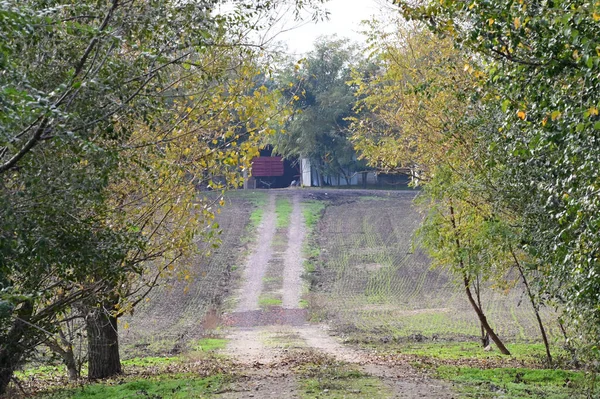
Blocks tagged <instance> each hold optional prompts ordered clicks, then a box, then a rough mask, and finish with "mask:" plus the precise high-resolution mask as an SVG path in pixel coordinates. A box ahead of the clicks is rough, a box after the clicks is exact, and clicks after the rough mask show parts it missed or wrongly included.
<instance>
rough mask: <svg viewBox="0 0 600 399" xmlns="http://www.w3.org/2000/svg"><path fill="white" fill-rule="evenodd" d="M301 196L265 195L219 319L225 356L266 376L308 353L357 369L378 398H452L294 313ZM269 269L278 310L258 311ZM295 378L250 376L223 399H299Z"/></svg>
mask: <svg viewBox="0 0 600 399" xmlns="http://www.w3.org/2000/svg"><path fill="white" fill-rule="evenodd" d="M303 196H306V193H304V192H303V191H300V190H278V191H270V192H269V200H268V205H267V207H266V209H265V212H264V215H263V218H262V222H261V224H260V226H259V227H258V232H257V237H256V240H255V242H256V244H255V245H254V248H253V249H252V252H251V253H250V254H249V255H248V258H247V262H246V264H245V270H244V272H243V275H244V281H243V283H242V285H241V289H240V290H239V292H238V293H237V297H238V298H237V306H236V308H235V312H233V313H232V314H229V315H226V316H225V320H229V323H228V324H229V326H230V330H229V334H228V338H229V345H228V348H227V352H228V354H229V355H230V356H232V357H233V358H235V359H237V361H239V362H241V363H244V364H246V365H247V366H248V367H249V368H250V369H252V368H254V369H257V370H260V369H263V368H266V369H268V370H270V369H269V365H276V364H278V362H282V361H283V359H286V358H289V357H290V355H293V353H295V351H306V350H310V351H313V352H317V353H320V354H324V355H327V356H329V357H331V358H333V359H335V360H337V361H340V362H344V363H350V364H355V365H358V366H359V367H360V368H361V370H362V372H364V373H366V374H369V375H372V376H373V377H376V378H378V379H379V380H380V381H381V383H382V384H383V385H384V386H385V387H387V389H388V391H387V392H391V393H390V394H388V395H385V396H381V397H398V398H452V397H454V394H453V393H452V392H451V390H450V389H449V387H448V386H447V385H446V384H444V383H442V382H439V381H436V380H431V379H428V378H426V377H424V376H423V375H421V374H419V373H418V372H416V371H415V370H413V369H412V368H411V367H410V366H409V365H406V366H402V367H398V366H394V367H390V366H388V365H386V364H379V363H378V362H377V359H376V358H375V357H373V356H372V354H369V353H367V352H365V351H361V350H358V349H354V348H351V347H349V346H346V345H343V344H342V343H340V342H339V341H338V340H337V339H336V338H334V337H332V336H331V335H330V334H328V328H327V326H326V325H325V324H311V323H308V322H307V321H306V312H305V311H304V310H303V309H300V308H299V305H300V300H301V296H302V292H303V290H304V287H303V279H302V272H303V262H304V258H303V253H302V248H303V243H304V240H305V236H306V231H307V229H306V227H305V224H304V217H303V213H302V200H303ZM277 197H287V198H290V200H291V204H292V211H291V217H290V222H289V225H288V226H287V228H286V229H285V231H280V230H281V229H279V230H278V229H277V228H276V214H275V203H276V199H277ZM275 241H278V242H279V243H281V242H286V247H285V250H284V251H282V253H278V252H277V251H274V250H273V248H274V247H276V245H275ZM280 246H281V245H278V246H277V247H280ZM269 264H270V265H269ZM269 267H271V268H274V269H275V270H278V269H282V270H280V272H281V276H282V279H281V280H282V281H281V298H282V301H281V306H275V307H265V306H263V308H262V309H261V306H260V299H259V298H260V297H261V293H262V291H263V290H264V286H265V284H264V281H265V275H266V273H267V269H268V268H269ZM295 378H296V377H294V375H293V374H290V373H287V372H280V373H277V372H273V370H270V371H268V372H266V373H265V372H262V373H261V372H256V373H254V374H252V375H251V376H250V377H249V379H248V380H247V381H244V382H240V383H238V384H237V385H239V386H238V388H239V389H234V390H233V392H228V393H226V394H224V395H223V397H227V398H246V397H256V398H271V397H273V398H293V397H299V396H298V395H299V393H298V388H297V386H296V383H295Z"/></svg>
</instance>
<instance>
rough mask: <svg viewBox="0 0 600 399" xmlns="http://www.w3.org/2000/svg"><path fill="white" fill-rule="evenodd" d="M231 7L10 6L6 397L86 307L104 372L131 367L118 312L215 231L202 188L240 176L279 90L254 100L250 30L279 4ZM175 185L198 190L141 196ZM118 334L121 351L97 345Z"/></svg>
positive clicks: (2, 83)
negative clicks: (32, 359) (201, 236)
mask: <svg viewBox="0 0 600 399" xmlns="http://www.w3.org/2000/svg"><path fill="white" fill-rule="evenodd" d="M217 4H218V2H217V1H212V0H207V1H200V0H199V1H194V2H185V3H181V2H170V1H166V2H158V3H156V2H154V3H153V2H150V3H148V2H143V1H130V2H121V1H119V0H111V1H105V2H102V1H101V2H95V1H94V2H91V1H80V2H70V1H52V2H47V1H26V2H14V1H10V2H4V3H3V4H2V9H1V10H0V20H1V21H2V23H0V36H1V37H2V41H1V44H0V62H1V63H2V73H0V90H1V91H2V102H1V103H0V108H1V112H0V124H1V125H0V126H1V128H0V177H1V180H0V185H1V186H2V190H1V194H0V204H1V206H2V207H1V210H0V276H1V278H0V284H2V285H1V286H0V290H1V294H0V295H1V297H0V321H1V322H2V324H1V325H0V336H1V339H0V393H1V392H3V391H4V390H5V389H6V386H7V384H8V382H9V381H10V379H11V376H12V373H13V371H14V370H15V369H16V368H17V367H18V366H19V365H20V364H22V362H23V361H24V360H25V359H26V356H27V355H28V354H29V353H30V351H31V350H32V349H33V348H35V347H36V346H37V345H38V344H39V343H43V342H45V341H46V340H47V339H48V337H50V336H52V335H54V334H55V333H56V332H57V329H58V327H59V325H60V323H61V322H63V321H65V320H68V319H69V318H70V317H71V316H70V315H69V314H68V312H70V311H71V310H72V309H74V307H75V306H77V307H83V308H84V309H87V311H86V312H84V313H85V315H86V316H87V317H88V321H89V323H88V332H89V334H90V336H91V337H92V339H91V342H90V349H91V351H90V357H91V356H96V355H97V354H98V353H99V354H100V356H99V357H98V356H97V357H96V358H95V359H96V360H92V359H91V358H90V361H91V365H90V377H92V378H94V377H103V376H106V375H109V374H112V373H115V372H118V371H119V369H120V362H119V360H118V350H117V351H116V352H115V349H114V343H115V342H116V339H117V336H116V324H115V323H114V321H115V320H116V318H117V317H118V316H119V314H121V312H122V308H123V307H125V308H127V307H129V308H131V306H133V305H134V304H135V299H132V300H131V301H129V300H128V298H130V297H132V296H134V297H135V296H140V295H143V293H144V292H145V291H144V290H143V288H144V287H146V288H147V289H150V288H151V286H152V284H153V283H155V282H156V280H158V279H159V278H160V277H161V275H163V274H164V273H163V272H164V271H165V270H168V269H169V267H170V266H171V265H172V263H170V262H171V261H172V260H175V259H177V257H178V256H179V255H180V254H181V253H182V252H183V251H185V250H188V249H189V247H190V245H189V242H191V239H192V238H193V236H194V234H195V233H196V232H204V233H205V236H206V237H208V236H209V235H210V232H209V230H210V227H211V226H213V225H214V223H213V222H212V219H211V218H210V217H209V215H210V214H211V213H212V212H213V211H215V208H211V203H210V202H209V201H203V200H200V201H199V202H200V210H199V211H198V215H199V216H198V217H196V218H194V217H190V216H189V215H185V214H184V213H185V212H184V210H185V209H191V208H192V199H193V201H194V202H196V199H197V198H196V197H195V194H196V193H195V191H194V190H193V189H195V185H194V184H200V183H201V182H204V181H205V180H209V179H210V178H211V177H214V176H215V175H219V174H225V180H224V181H225V182H228V183H231V182H232V179H233V178H232V176H234V175H235V174H236V173H239V171H240V167H239V166H238V164H237V163H238V162H239V164H240V165H242V167H243V166H244V165H245V164H247V160H248V159H249V157H251V156H252V154H253V153H254V152H253V151H254V146H255V143H256V136H257V135H258V134H259V133H262V132H263V131H262V124H263V123H264V115H265V113H266V112H268V111H265V112H262V111H264V110H267V109H269V107H271V105H272V104H273V102H272V101H271V100H269V99H268V98H271V97H270V96H271V94H269V95H267V94H266V93H265V91H257V92H256V95H255V96H254V97H252V98H250V97H248V96H245V95H244V94H245V92H246V91H247V90H248V86H247V85H248V82H249V79H248V76H249V75H248V74H251V73H256V68H257V67H256V63H252V62H250V61H251V60H253V59H254V58H253V57H254V56H253V55H252V54H253V51H250V49H251V48H252V46H246V45H245V44H244V43H242V42H240V40H239V39H240V38H241V37H244V36H245V33H247V31H248V30H249V29H252V27H253V26H254V21H253V18H259V17H260V15H261V13H264V12H268V10H270V9H271V8H272V7H273V6H274V5H273V4H272V3H268V4H258V3H256V4H255V3H254V2H252V1H248V2H243V3H241V4H240V5H239V7H238V8H236V9H235V10H234V11H233V12H232V14H230V15H218V14H217V13H216V12H215V7H216V5H217ZM306 4H310V2H309V3H305V5H306ZM298 7H302V4H300V3H299V4H298ZM236 38H237V40H236ZM220 49H222V50H220ZM220 57H221V58H220ZM217 61H222V62H217ZM205 62H206V64H205ZM230 71H234V72H232V74H230ZM236 74H237V76H235V75H236ZM228 79H232V80H233V82H234V83H232V84H231V85H225V86H221V85H222V84H223V82H224V81H226V80H228ZM184 83H186V84H187V85H184ZM253 84H254V82H253ZM178 86H180V87H182V88H185V89H186V90H180V91H177V90H178ZM219 87H221V88H219ZM242 88H243V90H242ZM195 89H198V93H197V94H196V93H194V94H196V97H193V95H192V94H193V93H192V91H194V90H195ZM192 97H193V98H192ZM182 98H185V101H181V99H182ZM175 99H179V100H178V101H175ZM213 99H214V100H216V101H215V103H214V104H213V102H212V100H213ZM220 101H223V102H222V103H221V102H220ZM232 107H235V112H236V113H237V115H238V117H236V118H235V120H234V118H233V117H232V116H231V114H233V112H231V111H232V110H233V109H232ZM188 108H189V109H191V111H188ZM199 110H200V111H199ZM201 111H202V112H205V113H202V112H201ZM278 112H279V111H278ZM259 113H260V115H259ZM240 114H241V116H240ZM194 115H195V116H194ZM192 122H193V123H192ZM233 122H235V123H233ZM239 124H247V126H246V127H247V132H246V140H245V141H243V140H239V141H236V139H235V137H236V134H235V133H236V130H235V129H236V128H235V127H236V126H238V125H239ZM182 126H184V127H185V129H184V127H182ZM215 126H217V127H218V128H217V129H215V130H211V129H213V128H215ZM182 129H184V130H182ZM141 132H146V133H147V134H146V135H141V134H142V133H141ZM148 132H151V133H148ZM179 133H185V134H182V135H179ZM215 135H218V136H215ZM182 137H186V140H187V141H185V140H184V139H183V138H182ZM142 138H143V139H142ZM150 138H151V139H150ZM204 140H208V143H207V142H205V141H204ZM186 144H187V147H184V145H186ZM188 149H189V152H187V151H188ZM200 150H203V151H205V152H204V153H202V154H199V153H198V151H200ZM192 156H193V157H195V158H194V159H195V160H196V161H197V164H195V163H194V164H191V163H190V161H189V159H188V157H192ZM144 179H148V180H144ZM134 183H136V184H134ZM167 183H168V184H167ZM170 184H172V185H173V186H170ZM178 184H180V185H181V186H179V185H178ZM161 187H171V188H172V187H175V188H177V187H181V190H184V191H183V194H182V191H178V190H174V192H171V193H169V194H172V195H166V196H162V197H161V196H160V194H156V196H154V197H150V196H145V197H144V196H143V195H142V193H146V194H148V193H150V194H154V193H157V192H160V189H161ZM213 187H214V188H219V185H218V184H216V183H215V184H213ZM153 189H156V191H153ZM163 193H164V191H163ZM176 194H178V195H176ZM184 194H185V195H184ZM140 195H142V196H140ZM136 205H137V206H136ZM134 208H135V210H137V211H139V212H140V213H137V214H136V213H135V212H133V211H132V209H134ZM177 209H179V210H180V212H179V213H177V212H175V210H177ZM188 219H189V221H188ZM177 223H179V224H177ZM176 226H177V227H182V228H181V229H179V230H177V229H176ZM149 229H150V230H149ZM167 239H171V240H174V241H172V243H171V244H168V243H167ZM159 260H161V261H162V263H159V264H158V265H157V264H152V263H150V261H156V262H158V261H159ZM135 276H137V278H136V277H135ZM140 276H141V277H140ZM149 276H153V277H154V278H155V279H156V280H152V278H150V279H145V277H149ZM140 282H143V283H140ZM136 284H138V286H137V288H136V287H135V285H136ZM94 337H97V338H98V340H97V342H96V338H94ZM107 337H108V338H110V339H108V340H107V339H106V338H107ZM104 343H107V344H108V345H113V349H112V350H109V351H106V353H104V354H103V353H102V350H100V351H96V349H95V348H96V347H97V346H98V345H99V346H103V345H104ZM103 360H107V361H106V362H104V361H103ZM93 364H96V365H99V366H100V367H96V366H95V365H93ZM104 366H107V367H104Z"/></svg>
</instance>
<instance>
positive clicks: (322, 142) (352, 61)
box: [272, 38, 360, 184]
mask: <svg viewBox="0 0 600 399" xmlns="http://www.w3.org/2000/svg"><path fill="white" fill-rule="evenodd" d="M359 62H360V55H359V53H358V49H357V48H356V47H355V46H353V45H351V44H350V43H349V42H348V41H347V40H344V39H336V38H321V39H320V40H319V41H317V43H316V44H315V49H314V50H313V51H312V52H310V53H309V54H308V56H307V58H306V59H305V60H303V61H302V62H301V63H300V64H296V65H290V66H288V67H287V71H286V72H285V73H284V74H283V75H282V77H281V86H282V87H283V89H284V90H285V91H286V92H287V95H288V97H289V98H290V99H294V100H295V102H294V104H295V109H296V110H297V111H298V112H297V113H296V114H294V116H293V117H292V118H291V120H290V122H289V123H288V124H287V125H286V126H285V127H284V129H283V130H282V131H281V132H279V133H278V134H277V135H276V136H274V137H273V139H272V141H273V144H274V148H275V151H277V152H279V153H281V154H282V155H284V156H286V157H298V158H308V159H309V160H310V163H311V168H314V169H315V170H316V171H317V172H318V174H319V176H320V180H321V181H320V183H321V184H323V183H324V177H326V176H340V175H341V176H343V177H344V179H345V180H346V182H347V184H349V181H350V179H351V174H352V169H356V167H357V161H356V155H355V152H354V150H353V148H352V145H351V143H350V142H349V140H348V134H349V133H348V127H349V125H350V122H349V120H348V118H349V117H351V116H352V115H353V105H354V101H355V99H354V87H353V86H352V85H348V84H346V82H347V81H348V80H350V77H351V75H350V73H351V70H352V68H353V67H358V64H359Z"/></svg>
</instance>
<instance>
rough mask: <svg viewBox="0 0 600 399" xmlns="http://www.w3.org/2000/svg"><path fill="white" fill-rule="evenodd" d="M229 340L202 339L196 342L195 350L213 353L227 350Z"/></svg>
mask: <svg viewBox="0 0 600 399" xmlns="http://www.w3.org/2000/svg"><path fill="white" fill-rule="evenodd" d="M226 346H227V340H226V339H223V338H202V339H200V340H198V341H197V342H196V344H195V345H194V349H195V350H197V351H200V352H213V351H217V350H220V349H225V347H226Z"/></svg>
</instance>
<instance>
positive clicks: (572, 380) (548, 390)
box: [437, 366, 586, 399]
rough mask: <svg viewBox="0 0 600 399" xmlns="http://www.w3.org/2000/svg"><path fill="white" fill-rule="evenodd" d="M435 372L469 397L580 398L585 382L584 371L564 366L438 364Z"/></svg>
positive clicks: (516, 398) (514, 398) (518, 398)
mask: <svg viewBox="0 0 600 399" xmlns="http://www.w3.org/2000/svg"><path fill="white" fill-rule="evenodd" d="M437 375H438V377H440V378H443V379H445V380H449V381H452V382H454V383H456V384H458V390H459V392H460V393H461V394H462V395H463V397H468V398H471V397H477V398H497V397H502V398H513V399H520V398H548V399H567V398H579V397H584V395H583V391H584V389H585V385H586V376H585V374H584V373H583V372H574V371H565V370H548V369H543V370H542V369H540V370H532V369H525V368H494V369H486V370H482V369H479V368H471V367H456V366H440V367H438V368H437Z"/></svg>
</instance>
